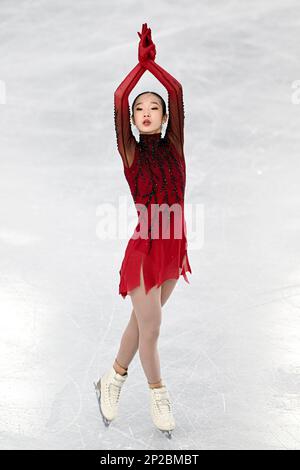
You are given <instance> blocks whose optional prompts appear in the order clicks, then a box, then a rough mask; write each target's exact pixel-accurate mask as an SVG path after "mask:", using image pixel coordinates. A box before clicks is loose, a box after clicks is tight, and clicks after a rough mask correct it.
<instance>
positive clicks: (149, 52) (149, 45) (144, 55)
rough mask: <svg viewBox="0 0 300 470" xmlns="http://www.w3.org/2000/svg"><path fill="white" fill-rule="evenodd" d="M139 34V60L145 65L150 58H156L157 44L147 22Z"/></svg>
mask: <svg viewBox="0 0 300 470" xmlns="http://www.w3.org/2000/svg"><path fill="white" fill-rule="evenodd" d="M138 35H139V37H140V42H139V53H138V56H139V62H140V63H141V64H142V65H145V63H146V62H147V60H148V59H151V60H154V59H155V56H156V48H155V44H154V43H153V41H152V37H151V29H150V28H148V27H147V23H144V24H143V26H142V32H141V33H139V32H138Z"/></svg>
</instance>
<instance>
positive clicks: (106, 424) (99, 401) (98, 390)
mask: <svg viewBox="0 0 300 470" xmlns="http://www.w3.org/2000/svg"><path fill="white" fill-rule="evenodd" d="M94 387H95V392H96V397H97V402H98V407H99V411H100V414H101V416H102V420H103V423H104V425H105V427H107V428H108V426H109V425H110V423H111V420H109V419H107V418H106V417H105V416H104V414H103V413H102V409H101V381H100V389H99V388H98V387H97V384H96V383H95V382H94Z"/></svg>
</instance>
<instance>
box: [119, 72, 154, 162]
mask: <svg viewBox="0 0 300 470" xmlns="http://www.w3.org/2000/svg"><path fill="white" fill-rule="evenodd" d="M145 71H146V69H145V68H144V67H143V66H142V65H141V64H140V63H138V64H137V65H136V66H135V67H134V68H133V69H132V70H131V72H129V74H128V75H127V76H126V77H125V79H124V80H123V81H122V82H121V84H120V85H119V86H118V88H117V89H116V91H115V93H114V123H115V132H116V139H117V147H118V151H119V153H120V155H121V157H122V160H123V164H124V167H125V168H129V167H130V166H131V164H132V162H133V159H134V155H135V150H136V146H137V142H136V139H135V137H134V135H133V133H132V130H131V123H130V107H129V102H128V96H129V94H130V92H131V90H132V89H133V88H134V86H135V85H136V84H137V82H138V81H139V79H140V78H141V76H142V75H143V74H144V72H145Z"/></svg>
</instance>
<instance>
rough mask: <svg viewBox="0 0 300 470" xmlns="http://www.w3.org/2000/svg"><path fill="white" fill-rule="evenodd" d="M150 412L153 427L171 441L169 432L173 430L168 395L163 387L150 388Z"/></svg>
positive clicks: (172, 418) (173, 424) (173, 423)
mask: <svg viewBox="0 0 300 470" xmlns="http://www.w3.org/2000/svg"><path fill="white" fill-rule="evenodd" d="M149 390H150V410H151V417H152V420H153V423H154V424H155V426H156V427H157V428H158V429H159V430H160V431H162V433H163V434H165V435H166V436H167V437H168V439H171V437H172V434H171V431H172V430H173V429H174V428H175V420H174V417H173V413H172V407H171V402H170V395H169V392H168V390H167V388H166V386H165V385H163V386H162V387H160V388H150V387H149Z"/></svg>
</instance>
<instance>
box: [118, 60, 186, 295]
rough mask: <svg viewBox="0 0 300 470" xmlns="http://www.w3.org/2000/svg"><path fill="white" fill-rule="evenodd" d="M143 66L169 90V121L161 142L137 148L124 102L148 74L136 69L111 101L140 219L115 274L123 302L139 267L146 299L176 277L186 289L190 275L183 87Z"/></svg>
mask: <svg viewBox="0 0 300 470" xmlns="http://www.w3.org/2000/svg"><path fill="white" fill-rule="evenodd" d="M147 64H148V65H147V69H148V70H149V71H151V72H152V73H153V74H154V75H155V76H156V77H157V78H158V79H159V80H160V81H161V83H162V84H163V85H165V86H166V88H167V90H168V98H169V100H168V102H169V119H168V126H167V130H166V134H165V136H164V138H162V137H161V133H156V134H140V136H139V137H140V140H139V142H137V141H136V139H135V137H134V135H133V133H132V131H131V126H130V108H129V103H128V96H129V93H130V91H131V90H132V88H133V87H134V86H135V84H136V83H137V81H138V80H139V79H140V77H141V76H142V74H143V73H144V72H145V71H146V70H147V69H146V68H144V67H143V66H142V65H141V64H140V63H139V64H137V66H136V67H135V68H134V69H133V70H132V71H131V72H130V73H129V74H128V76H127V77H126V78H125V79H124V80H123V82H122V83H121V85H120V86H119V87H118V89H117V90H116V92H115V95H114V116H115V130H116V136H117V144H118V150H119V153H120V155H121V157H122V160H123V168H124V174H125V177H126V180H127V182H128V185H129V188H130V192H131V194H132V197H133V201H134V203H135V207H136V209H137V213H138V216H139V220H138V223H137V225H136V227H135V229H134V232H133V234H132V236H131V238H130V239H129V241H128V244H127V247H126V250H125V254H124V258H123V261H122V265H121V268H120V270H119V274H120V283H119V294H121V295H122V297H123V298H125V297H126V295H127V294H128V292H130V291H131V290H132V289H134V288H135V287H137V286H139V285H140V270H141V264H142V269H143V276H144V282H145V289H146V293H148V291H149V290H150V289H151V288H152V287H153V286H158V287H159V286H160V285H161V284H162V283H163V282H164V281H165V280H167V279H178V278H179V276H180V275H183V277H184V279H185V281H186V282H188V283H189V280H188V278H187V275H186V272H187V271H189V272H190V273H192V270H191V267H190V263H189V259H188V253H187V245H188V244H187V237H186V222H185V217H184V193H185V183H186V168H185V158H184V152H183V122H184V105H183V94H182V87H181V85H180V83H179V82H177V80H176V79H175V78H174V77H172V76H171V75H170V74H169V73H168V72H166V71H165V70H164V69H163V68H162V67H160V66H159V65H158V64H156V63H155V62H154V61H152V60H148V62H147Z"/></svg>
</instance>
